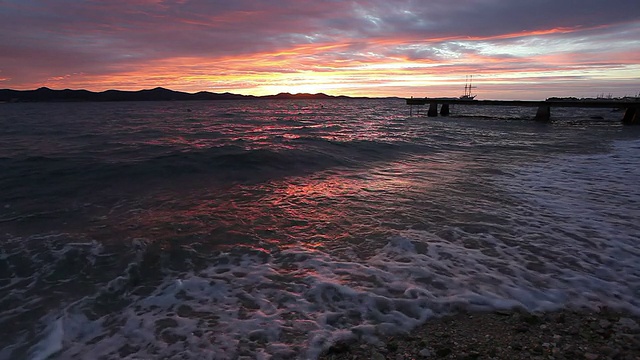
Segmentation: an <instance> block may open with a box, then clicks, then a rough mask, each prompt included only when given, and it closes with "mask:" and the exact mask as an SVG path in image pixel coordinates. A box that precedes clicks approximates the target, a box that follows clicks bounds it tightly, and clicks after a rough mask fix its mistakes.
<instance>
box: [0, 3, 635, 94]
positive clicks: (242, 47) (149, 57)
mask: <svg viewBox="0 0 640 360" xmlns="http://www.w3.org/2000/svg"><path fill="white" fill-rule="evenodd" d="M470 74H473V75H474V80H475V85H477V86H478V88H477V89H475V92H476V93H477V94H478V99H544V98H546V97H550V96H579V97H595V96H596V95H598V94H605V95H608V94H612V95H613V96H625V95H636V94H638V93H640V2H639V0H575V1H573V0H423V1H419V0H359V1H340V0H314V1H306V0H305V1H302V0H270V1H267V0H263V1H258V0H224V1H222V0H103V1H100V0H0V88H12V89H20V90H24V89H35V88H38V87H41V86H47V87H50V88H53V89H64V88H71V89H81V88H82V89H88V90H94V91H102V90H106V89H120V90H140V89H145V88H153V87H156V86H163V87H166V88H170V89H173V90H180V91H187V92H197V91H201V90H205V91H212V92H227V91H228V92H233V93H238V94H253V95H266V94H276V93H279V92H291V93H298V92H310V93H316V92H324V93H327V94H332V95H355V96H400V97H409V96H414V97H423V96H459V95H461V94H462V92H463V90H464V83H465V76H466V75H470Z"/></svg>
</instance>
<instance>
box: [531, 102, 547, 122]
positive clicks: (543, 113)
mask: <svg viewBox="0 0 640 360" xmlns="http://www.w3.org/2000/svg"><path fill="white" fill-rule="evenodd" d="M533 119H534V120H535V121H538V122H551V106H545V105H541V106H539V107H538V111H537V112H536V117H535V118H533Z"/></svg>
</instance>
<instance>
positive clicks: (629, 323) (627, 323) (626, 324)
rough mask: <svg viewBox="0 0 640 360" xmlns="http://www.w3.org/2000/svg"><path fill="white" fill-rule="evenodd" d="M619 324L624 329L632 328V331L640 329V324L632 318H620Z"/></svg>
mask: <svg viewBox="0 0 640 360" xmlns="http://www.w3.org/2000/svg"><path fill="white" fill-rule="evenodd" d="M618 326H619V327H621V328H622V329H624V330H630V331H632V332H636V331H638V330H640V325H638V323H637V322H636V321H635V320H633V319H630V318H621V319H620V320H618Z"/></svg>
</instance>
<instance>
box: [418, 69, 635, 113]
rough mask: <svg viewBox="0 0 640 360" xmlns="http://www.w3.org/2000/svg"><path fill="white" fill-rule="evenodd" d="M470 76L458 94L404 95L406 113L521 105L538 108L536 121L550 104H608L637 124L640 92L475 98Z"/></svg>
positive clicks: (591, 105) (547, 109) (586, 105)
mask: <svg viewBox="0 0 640 360" xmlns="http://www.w3.org/2000/svg"><path fill="white" fill-rule="evenodd" d="M472 81H473V77H472V76H467V78H466V81H465V86H464V95H462V96H460V97H458V98H450V97H449V98H448V97H439V98H429V97H425V98H413V97H411V98H409V99H406V101H407V105H409V106H410V110H409V114H410V116H413V107H414V106H424V105H429V110H428V111H427V116H429V117H434V116H438V106H440V115H441V116H449V114H450V108H449V105H454V104H455V105H465V106H522V107H534V108H538V110H537V112H536V115H535V117H534V120H535V121H538V122H551V108H552V107H573V108H610V109H621V110H624V116H623V117H622V123H623V124H625V125H640V96H637V97H625V98H622V99H613V98H611V97H609V98H600V97H599V98H596V99H578V98H548V99H547V100H543V101H530V100H476V99H475V98H476V96H477V95H473V94H471V89H475V86H472V84H471V82H472Z"/></svg>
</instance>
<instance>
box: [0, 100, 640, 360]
mask: <svg viewBox="0 0 640 360" xmlns="http://www.w3.org/2000/svg"><path fill="white" fill-rule="evenodd" d="M416 110H417V109H416V108H414V109H413V112H412V114H411V115H410V113H409V107H408V106H407V105H406V104H405V101H404V100H402V99H333V100H246V101H245V100H237V101H189V102H114V103H107V102H103V103H91V102H84V103H5V104H0V359H33V360H43V359H316V358H317V357H318V356H319V355H320V354H321V353H322V351H323V350H326V349H327V348H329V347H330V346H331V345H332V344H336V343H338V342H343V341H368V342H376V341H380V339H382V338H383V337H385V336H389V335H396V334H403V333H407V332H410V331H411V330H412V329H413V328H415V327H416V326H419V325H421V324H424V323H425V322H428V321H430V320H432V319H434V318H436V317H439V316H443V315H446V314H451V313H456V312H460V311H496V310H508V309H519V310H523V311H551V310H557V309H564V308H587V309H592V310H597V309H598V308H600V307H604V306H606V307H610V308H614V309H618V310H621V311H629V312H632V313H636V314H638V313H640V186H639V183H638V181H639V180H640V127H633V126H623V125H621V123H620V120H621V118H622V115H623V112H621V111H616V109H586V110H585V109H562V108H558V109H556V108H553V109H552V114H551V116H552V119H553V120H554V121H553V122H552V123H550V124H542V123H537V122H534V121H532V120H531V119H532V118H533V116H534V114H535V108H517V107H513V108H510V107H475V106H465V105H454V106H453V107H452V109H451V116H449V117H431V118H430V117H426V108H425V109H423V110H422V112H416Z"/></svg>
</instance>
